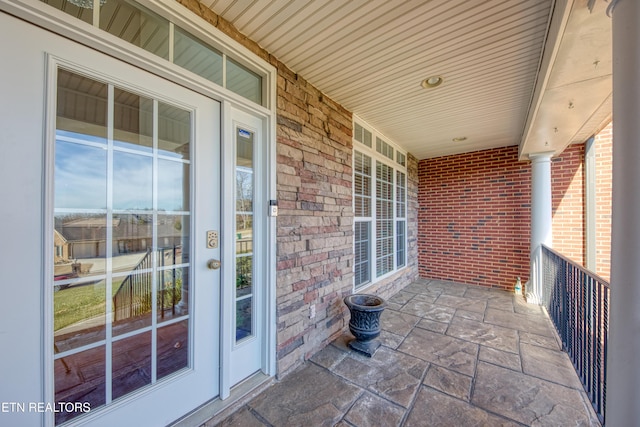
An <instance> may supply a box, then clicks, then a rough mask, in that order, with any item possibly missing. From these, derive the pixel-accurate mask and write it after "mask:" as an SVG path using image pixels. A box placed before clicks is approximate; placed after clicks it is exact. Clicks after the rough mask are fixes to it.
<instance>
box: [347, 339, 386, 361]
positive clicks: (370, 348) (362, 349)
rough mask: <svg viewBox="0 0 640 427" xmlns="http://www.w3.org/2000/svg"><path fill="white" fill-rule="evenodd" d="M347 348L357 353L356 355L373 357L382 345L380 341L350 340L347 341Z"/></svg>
mask: <svg viewBox="0 0 640 427" xmlns="http://www.w3.org/2000/svg"><path fill="white" fill-rule="evenodd" d="M348 345H349V348H350V349H352V350H354V351H357V352H358V353H362V354H364V355H365V356H367V357H373V355H374V354H375V352H376V350H377V349H378V348H379V347H380V346H381V345H382V344H380V341H378V340H371V341H365V342H363V341H358V340H355V339H354V340H351V341H349V344H348Z"/></svg>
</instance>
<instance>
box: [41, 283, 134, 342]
mask: <svg viewBox="0 0 640 427" xmlns="http://www.w3.org/2000/svg"><path fill="white" fill-rule="evenodd" d="M123 280H124V278H120V279H118V280H114V282H113V286H112V292H113V294H115V293H116V292H117V291H118V287H120V284H121V283H122V281H123ZM105 291H106V288H105V282H104V280H101V281H100V282H98V283H94V284H90V285H83V286H79V285H77V286H71V287H69V288H66V289H62V290H59V291H58V292H54V293H53V311H54V314H53V330H54V331H57V330H60V329H62V328H64V327H67V326H69V325H73V324H75V323H78V322H81V321H83V320H87V319H91V318H94V317H98V316H104V314H105V311H106V309H105ZM112 296H113V295H112Z"/></svg>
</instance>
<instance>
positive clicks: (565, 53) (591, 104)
mask: <svg viewBox="0 0 640 427" xmlns="http://www.w3.org/2000/svg"><path fill="white" fill-rule="evenodd" d="M590 3H591V4H590ZM590 6H591V7H590ZM568 7H570V14H569V15H568V19H567V20H566V26H565V27H564V29H563V30H562V31H561V32H560V34H558V37H557V40H555V41H553V40H550V43H549V44H551V43H553V44H555V50H556V52H557V55H556V56H555V60H554V61H553V63H552V65H551V66H550V67H549V68H548V69H547V70H546V73H547V75H546V77H547V78H546V82H545V81H543V79H542V78H541V79H540V82H539V84H538V88H537V91H536V97H535V98H534V101H533V105H537V108H534V109H532V111H531V113H530V115H529V118H528V121H527V127H526V130H525V133H524V136H523V140H522V144H521V146H520V157H521V158H523V159H524V158H526V157H527V156H528V155H529V154H533V153H536V152H554V153H555V154H560V153H561V152H562V151H563V150H564V149H565V148H566V147H567V146H568V145H569V144H571V143H574V142H584V141H585V140H586V139H588V138H589V137H590V136H592V135H593V134H594V133H595V132H597V131H599V130H600V129H601V128H602V127H603V126H604V125H606V124H607V123H608V122H609V121H610V120H611V112H612V102H611V95H612V49H611V43H612V39H611V19H610V18H609V17H608V16H607V14H606V9H607V7H608V3H606V2H604V1H603V0H592V1H591V2H589V1H588V0H575V1H573V2H568ZM553 48H554V47H551V46H547V48H546V49H545V55H546V54H547V52H550V51H551V50H552V49H553Z"/></svg>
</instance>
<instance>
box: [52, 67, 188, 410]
mask: <svg viewBox="0 0 640 427" xmlns="http://www.w3.org/2000/svg"><path fill="white" fill-rule="evenodd" d="M109 93H111V94H113V95H112V98H111V99H110V98H109V95H108V94H109ZM56 105H57V111H56V114H57V120H56V126H57V128H56V140H55V172H54V180H55V182H54V185H53V188H54V196H53V199H54V213H53V214H54V215H53V218H54V236H53V237H54V238H53V244H54V248H53V257H54V271H53V277H52V284H53V324H54V340H53V341H54V349H53V352H54V375H55V387H56V388H55V393H56V399H57V401H65V402H70V401H78V402H86V401H88V402H91V403H92V406H91V409H92V410H94V409H97V408H98V407H99V406H101V405H109V404H110V403H111V402H112V401H113V400H114V399H117V398H120V397H122V396H125V395H127V394H128V393H131V392H133V391H135V390H138V389H139V388H141V387H145V386H147V385H149V384H154V383H155V382H156V381H157V380H158V378H162V377H164V376H167V375H169V374H170V373H172V372H176V371H177V370H180V369H183V368H186V367H188V363H187V362H188V360H189V351H190V349H189V347H188V345H187V344H188V341H187V336H188V333H189V324H190V320H189V299H188V295H189V286H190V280H189V277H190V274H189V273H190V268H191V266H190V264H189V256H188V251H189V245H190V228H191V227H190V223H191V212H190V196H189V193H190V190H189V188H190V186H189V182H190V172H191V168H190V166H191V165H190V160H189V158H190V155H189V151H190V139H191V115H192V112H190V111H185V110H181V109H180V108H177V107H175V106H170V105H168V104H163V103H162V102H159V101H158V100H154V99H151V98H147V97H144V96H139V95H137V94H134V93H131V92H129V91H127V90H125V89H123V88H119V87H115V86H112V87H111V88H109V85H108V84H105V83H102V82H98V81H95V80H92V79H90V78H88V77H84V76H81V75H79V74H74V73H72V72H69V71H66V70H62V69H60V70H59V71H58V84H57V104H56ZM107 123H113V127H112V128H111V129H109V128H108V127H107ZM160 129H161V130H160ZM167 211H173V212H175V213H167ZM160 326H162V327H160ZM154 345H156V347H155V348H154ZM87 396H88V397H87ZM85 397H86V398H85ZM80 414H81V412H77V413H74V414H65V415H60V416H57V419H59V420H63V418H60V417H72V416H77V415H80ZM65 419H66V418H65Z"/></svg>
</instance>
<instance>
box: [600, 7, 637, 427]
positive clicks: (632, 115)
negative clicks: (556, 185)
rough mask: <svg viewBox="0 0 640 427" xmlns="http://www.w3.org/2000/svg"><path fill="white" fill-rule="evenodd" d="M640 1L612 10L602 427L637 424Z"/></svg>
mask: <svg viewBox="0 0 640 427" xmlns="http://www.w3.org/2000/svg"><path fill="white" fill-rule="evenodd" d="M639 22H640V2H638V1H637V0H618V1H617V3H616V4H615V9H614V11H613V114H614V117H613V118H614V121H613V138H614V140H613V166H614V167H613V202H612V208H613V212H612V214H613V218H612V237H611V310H610V320H611V323H610V325H609V326H610V329H609V331H610V336H609V338H610V339H609V343H608V351H609V354H608V358H607V408H606V420H605V421H606V425H608V426H637V425H640V404H639V403H638V393H640V365H639V363H638V361H639V360H640V84H639V80H640V44H639V43H638V40H640V25H638V23H639Z"/></svg>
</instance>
